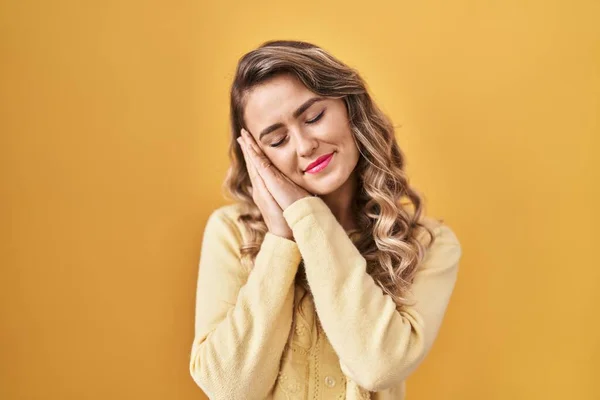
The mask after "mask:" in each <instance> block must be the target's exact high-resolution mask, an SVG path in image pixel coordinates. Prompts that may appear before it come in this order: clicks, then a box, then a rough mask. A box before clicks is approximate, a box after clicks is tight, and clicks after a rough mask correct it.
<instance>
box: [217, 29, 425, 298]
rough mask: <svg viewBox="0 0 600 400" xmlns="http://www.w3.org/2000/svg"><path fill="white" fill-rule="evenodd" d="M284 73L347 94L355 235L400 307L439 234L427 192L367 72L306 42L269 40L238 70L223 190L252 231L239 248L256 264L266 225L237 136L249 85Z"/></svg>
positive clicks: (326, 91) (328, 92)
mask: <svg viewBox="0 0 600 400" xmlns="http://www.w3.org/2000/svg"><path fill="white" fill-rule="evenodd" d="M282 73H287V74H292V75H293V76H295V77H297V78H298V79H299V80H300V81H301V82H302V83H303V84H304V85H305V86H306V87H307V88H308V89H309V90H310V91H312V92H313V93H315V94H317V95H320V96H324V97H334V98H341V99H343V100H344V102H345V105H346V108H347V111H348V118H349V121H350V126H351V131H352V135H353V137H354V141H355V143H356V145H357V147H358V149H359V152H360V155H361V156H360V157H359V161H358V163H357V165H356V169H355V172H356V175H357V178H358V185H357V186H358V187H357V191H356V193H355V196H354V199H353V210H354V212H355V213H356V218H357V219H356V220H357V222H358V226H359V232H358V233H359V236H358V238H357V239H356V240H353V241H354V243H355V245H356V248H357V249H358V250H359V252H360V253H361V255H362V256H363V257H364V258H365V260H366V263H367V273H369V274H370V275H371V276H372V277H373V279H374V281H375V282H376V283H377V284H378V285H379V286H380V287H381V289H382V290H383V291H384V292H385V293H386V294H388V295H389V296H391V297H392V299H393V300H394V302H395V303H396V305H397V307H398V308H400V307H401V306H402V305H405V304H408V300H407V294H408V293H409V291H410V285H411V283H412V281H413V278H414V276H415V272H416V269H417V266H418V264H419V262H420V261H421V260H422V258H423V257H424V255H425V252H426V249H427V248H428V246H430V245H431V244H433V242H434V240H435V236H434V232H433V231H432V229H431V228H429V227H427V226H426V225H425V224H423V223H422V221H421V216H422V212H423V202H422V199H421V196H420V195H419V193H418V192H417V191H416V190H415V189H414V188H412V187H411V186H410V185H409V180H408V177H407V175H406V172H405V171H404V166H405V162H404V155H403V153H402V151H401V150H400V148H399V146H398V144H397V142H396V138H395V134H394V126H393V125H392V123H391V121H390V119H389V118H388V117H387V116H386V115H385V114H384V113H383V112H382V111H381V110H380V109H379V108H378V107H377V105H376V104H375V103H374V102H373V100H372V99H371V96H370V95H369V93H368V91H367V86H366V84H365V82H364V81H363V79H362V78H361V77H360V76H359V74H358V73H357V72H356V71H355V70H354V69H352V68H350V67H349V66H347V65H346V64H344V63H342V62H341V61H339V60H338V59H336V58H334V57H333V56H332V55H330V54H328V53H327V52H326V51H324V50H323V49H322V48H320V47H318V46H316V45H314V44H311V43H308V42H303V41H291V40H290V41H288V40H274V41H268V42H265V43H263V44H262V45H261V46H260V47H258V48H256V49H255V50H252V51H250V52H249V53H247V54H245V55H244V56H243V57H242V58H241V59H240V60H239V62H238V65H237V69H236V71H235V77H234V80H233V84H232V86H231V92H230V102H231V103H230V125H231V126H230V128H231V143H230V146H229V158H230V161H231V164H230V167H229V169H228V171H227V176H226V178H225V182H224V184H223V191H224V194H225V196H226V197H228V198H231V199H233V200H234V201H236V202H238V203H240V204H241V207H242V212H241V214H240V217H239V220H240V222H241V223H242V224H243V226H244V227H245V229H246V231H247V232H248V235H247V238H246V242H245V243H243V244H242V246H241V248H240V251H241V256H242V265H244V266H245V267H246V268H247V269H248V271H249V270H250V269H251V268H252V266H253V264H254V260H255V258H256V255H257V254H258V251H259V250H260V246H261V243H262V241H263V239H264V236H265V234H266V232H267V230H268V229H267V226H266V224H265V222H264V220H263V218H262V215H261V213H260V210H259V209H258V207H257V206H256V204H255V203H254V201H253V199H252V194H251V191H250V188H251V181H250V177H249V175H248V172H247V169H246V165H245V160H244V156H243V153H242V151H241V149H240V147H239V146H238V145H237V142H236V139H237V137H239V136H240V131H241V128H244V129H246V130H248V129H247V127H246V124H245V121H244V108H245V102H246V98H247V94H248V92H249V90H251V89H252V88H253V87H254V86H255V85H258V84H260V83H261V82H263V81H265V80H266V79H269V78H271V77H273V76H275V75H277V74H282ZM403 200H405V201H404V202H403ZM411 208H412V210H411ZM423 232H427V233H428V234H429V240H426V241H422V239H421V233H423ZM298 272H299V273H298V275H297V277H296V282H297V283H300V284H302V285H303V286H304V287H305V288H306V289H307V292H308V291H310V289H309V288H308V285H307V282H306V275H305V271H304V267H303V264H302V263H301V265H300V267H299V269H298Z"/></svg>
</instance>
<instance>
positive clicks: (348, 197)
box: [319, 173, 358, 230]
mask: <svg viewBox="0 0 600 400" xmlns="http://www.w3.org/2000/svg"><path fill="white" fill-rule="evenodd" d="M356 187H357V180H356V175H355V174H354V173H352V174H351V175H350V177H349V178H348V180H347V181H346V182H345V183H344V184H343V185H342V186H340V187H339V188H338V189H336V190H335V191H333V192H331V193H328V194H326V195H322V196H319V197H321V199H323V201H324V202H325V204H327V206H328V207H329V209H330V210H331V212H332V213H333V215H335V218H336V219H337V220H338V222H339V223H340V225H342V227H343V228H344V230H350V229H356V228H358V225H357V223H356V220H355V215H354V210H353V209H352V202H353V200H354V193H355V191H356Z"/></svg>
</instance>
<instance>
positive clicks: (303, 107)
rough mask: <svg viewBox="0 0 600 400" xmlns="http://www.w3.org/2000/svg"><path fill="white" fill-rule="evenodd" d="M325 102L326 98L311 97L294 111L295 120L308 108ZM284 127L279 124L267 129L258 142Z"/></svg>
mask: <svg viewBox="0 0 600 400" xmlns="http://www.w3.org/2000/svg"><path fill="white" fill-rule="evenodd" d="M323 100H326V98H325V97H311V98H310V99H308V100H306V101H305V102H304V103H303V104H302V105H301V106H300V107H298V109H297V110H296V111H294V114H293V116H294V118H298V117H299V116H300V115H302V113H303V112H304V111H306V110H307V109H308V107H310V106H312V105H313V104H314V103H316V102H317V101H323ZM282 126H283V124H282V123H281V122H278V123H276V124H273V125H271V126H268V127H266V128H265V129H263V130H262V131H261V132H260V134H259V135H258V140H261V139H262V137H263V136H265V135H268V134H269V133H271V132H273V131H274V130H277V129H279V128H281V127H282Z"/></svg>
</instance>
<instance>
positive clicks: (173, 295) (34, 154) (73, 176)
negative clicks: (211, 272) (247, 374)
mask: <svg viewBox="0 0 600 400" xmlns="http://www.w3.org/2000/svg"><path fill="white" fill-rule="evenodd" d="M92 3H95V4H92ZM216 3H217V2H208V1H207V2H206V4H202V2H197V1H191V0H190V1H180V2H149V1H102V2H100V1H98V2H83V1H70V2H68V1H16V0H15V1H10V2H6V1H3V2H2V3H1V5H0V32H1V33H0V45H1V47H0V51H1V57H2V58H1V62H0V83H1V84H0V90H1V97H0V113H1V114H0V131H1V142H0V152H1V153H0V179H1V181H0V182H1V188H2V192H1V195H0V201H1V207H0V213H1V214H0V217H1V227H2V229H1V232H2V236H1V237H0V243H1V244H0V246H1V247H0V249H1V251H0V257H1V259H0V262H1V277H0V293H1V295H0V296H1V297H0V298H1V302H0V311H1V314H0V317H1V328H0V398H2V399H7V400H17V399H57V400H58V399H61V400H63V399H87V400H94V399H98V400H100V399H102V400H104V399H145V400H150V399H200V398H203V396H202V395H201V392H200V389H198V388H197V387H196V386H195V385H194V383H193V381H192V380H191V378H190V377H189V375H188V369H187V368H188V366H187V363H188V357H189V348H190V344H191V340H192V334H193V332H192V329H193V320H192V318H193V299H194V289H195V279H196V273H197V270H196V263H197V260H198V255H199V246H200V241H201V236H202V232H203V228H204V223H205V221H206V218H207V216H208V214H209V213H210V211H211V210H212V209H214V208H215V207H217V206H218V205H221V204H224V200H223V199H222V198H221V196H220V188H219V187H220V184H221V181H222V179H223V177H224V174H225V170H226V167H227V158H226V155H225V151H226V146H227V137H228V133H227V128H228V127H227V114H228V109H227V106H228V97H227V90H228V86H229V84H230V80H231V78H232V73H233V68H234V66H235V62H236V60H237V58H238V57H240V56H241V55H242V54H243V52H245V51H248V50H249V49H251V48H252V47H254V46H256V45H258V44H259V43H260V42H262V41H264V40H267V39H273V38H295V39H305V40H309V41H314V42H316V43H317V44H320V45H322V46H323V47H325V48H326V49H328V50H331V51H332V52H333V53H334V54H335V55H337V56H339V57H340V58H341V59H342V60H345V61H346V62H347V63H349V64H350V65H352V66H354V67H356V68H357V69H358V70H359V71H361V72H362V74H363V75H364V77H365V78H366V80H367V82H368V83H369V85H370V87H371V89H372V91H373V94H374V96H375V98H376V100H377V101H378V102H379V104H380V105H381V107H382V108H383V109H384V110H385V111H386V112H387V113H389V115H390V116H391V117H392V119H393V120H394V122H395V123H396V124H397V125H398V126H400V125H402V128H400V129H399V130H398V135H397V136H398V139H399V141H400V144H401V146H402V147H403V148H404V150H405V152H406V154H407V156H408V164H409V165H408V170H409V173H410V174H411V176H412V183H413V184H414V185H415V186H416V187H417V188H418V189H420V190H421V191H422V192H423V193H425V195H426V198H427V201H428V203H427V204H428V211H429V213H430V214H433V215H437V216H440V217H444V218H446V220H447V222H448V223H449V224H450V225H451V226H452V227H453V228H454V229H455V231H456V232H457V234H458V235H459V237H460V239H461V240H462V243H463V251H464V256H463V261H462V266H461V272H460V276H459V282H458V284H457V287H456V292H455V295H454V297H453V300H452V303H451V306H450V308H449V310H448V314H447V319H446V321H445V324H444V326H443V328H442V330H441V333H440V336H439V339H438V341H437V342H436V344H435V346H434V349H433V350H432V353H431V354H430V357H428V359H427V360H426V362H425V363H424V364H423V365H422V367H421V368H420V369H419V370H418V372H417V373H416V374H415V375H413V377H412V378H411V379H410V380H409V383H408V390H409V399H452V400H464V399H486V400H487V399H492V400H493V399H498V400H499V399H544V400H547V399H590V400H592V399H600V383H599V381H598V373H599V372H598V371H599V370H600V323H599V322H598V320H599V317H600V312H599V311H598V307H599V306H600V294H598V293H599V291H598V284H599V282H600V272H599V271H600V262H599V261H598V256H597V255H595V254H593V253H592V251H593V249H596V248H597V247H598V245H597V242H598V240H599V239H600V237H599V236H598V222H600V221H599V218H598V209H597V207H598V205H600V199H599V188H598V183H599V182H600V177H599V173H598V172H599V171H600V168H599V165H598V163H599V162H598V158H597V157H596V155H595V153H597V152H598V151H599V150H600V146H598V136H599V135H600V126H599V122H598V120H599V117H598V115H599V111H600V23H598V21H600V3H599V2H598V1H596V0H588V1H574V2H567V1H560V2H559V1H496V2H473V1H465V0H461V1H454V2H443V1H440V2H431V1H426V2H416V1H400V2H397V1H393V2H392V1H389V2H388V3H387V4H386V3H380V2H357V3H356V4H355V5H354V4H351V3H348V2H346V1H332V2H325V4H324V3H322V2H317V1H314V0H313V1H307V2H289V4H287V5H284V4H282V3H283V2H280V1H272V2H258V3H257V2H254V1H250V2H241V1H240V2H231V1H229V2H220V4H219V5H218V6H217V5H215V4H216ZM593 205H596V207H593Z"/></svg>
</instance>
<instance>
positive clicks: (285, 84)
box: [244, 75, 315, 131]
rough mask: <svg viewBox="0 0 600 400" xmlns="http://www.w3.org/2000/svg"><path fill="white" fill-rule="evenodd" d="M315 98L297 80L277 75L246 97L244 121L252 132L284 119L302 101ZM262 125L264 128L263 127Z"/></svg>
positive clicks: (289, 116)
mask: <svg viewBox="0 0 600 400" xmlns="http://www.w3.org/2000/svg"><path fill="white" fill-rule="evenodd" d="M313 96H315V94H314V93H313V92H311V91H310V90H308V89H307V88H306V86H304V85H303V84H302V82H300V81H299V80H298V79H297V78H295V77H293V76H290V75H279V76H275V77H273V78H270V79H269V80H267V81H265V82H263V83H261V84H260V85H257V86H255V87H254V88H252V90H251V91H250V92H249V93H248V94H247V96H246V105H245V108H244V119H245V122H246V124H247V125H248V128H249V129H250V130H251V131H252V130H256V129H260V128H261V127H262V128H264V127H265V126H266V125H268V124H271V123H275V122H278V121H281V120H285V119H286V118H293V117H292V113H293V112H294V111H295V110H296V108H298V106H300V105H301V104H302V103H303V102H304V101H306V100H308V99H309V98H311V97H313ZM263 125H264V126H263Z"/></svg>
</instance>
